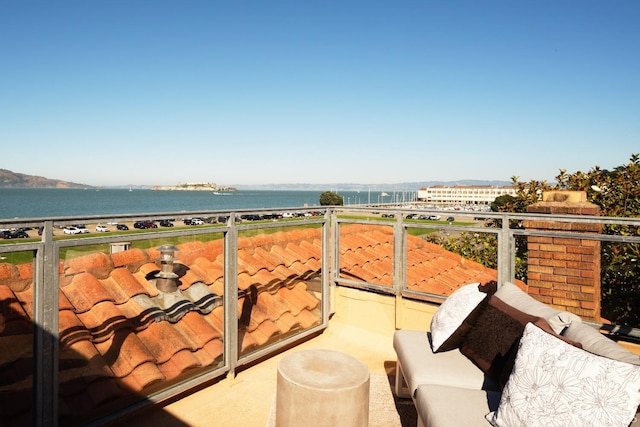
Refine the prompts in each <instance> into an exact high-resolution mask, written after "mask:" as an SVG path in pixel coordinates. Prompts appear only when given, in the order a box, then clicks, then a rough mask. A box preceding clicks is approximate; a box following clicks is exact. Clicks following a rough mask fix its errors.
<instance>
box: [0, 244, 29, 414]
mask: <svg viewBox="0 0 640 427" xmlns="http://www.w3.org/2000/svg"><path fill="white" fill-rule="evenodd" d="M2 243H3V246H4V244H6V243H7V242H5V241H3V242H2ZM34 265H35V262H34V253H33V252H32V251H17V252H3V253H0V414H1V415H0V424H2V425H3V426H25V425H31V421H32V418H33V402H32V395H33V382H34V377H33V364H34V355H33V342H34V335H33V332H34V324H33V310H34V301H33V299H34V284H33V275H34V274H33V272H34Z"/></svg>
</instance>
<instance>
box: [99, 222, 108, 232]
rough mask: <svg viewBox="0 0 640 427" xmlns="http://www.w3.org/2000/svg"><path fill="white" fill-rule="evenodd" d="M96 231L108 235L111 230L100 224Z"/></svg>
mask: <svg viewBox="0 0 640 427" xmlns="http://www.w3.org/2000/svg"><path fill="white" fill-rule="evenodd" d="M96 231H99V232H101V233H106V232H107V231H109V229H108V228H107V227H106V226H104V225H100V224H98V225H97V226H96Z"/></svg>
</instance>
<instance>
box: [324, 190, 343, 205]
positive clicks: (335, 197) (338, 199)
mask: <svg viewBox="0 0 640 427" xmlns="http://www.w3.org/2000/svg"><path fill="white" fill-rule="evenodd" d="M343 204H344V199H343V197H342V196H341V195H339V194H337V193H334V192H333V191H325V192H324V193H322V194H321V195H320V205H321V206H342V205H343Z"/></svg>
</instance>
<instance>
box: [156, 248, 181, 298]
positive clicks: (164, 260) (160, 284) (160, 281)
mask: <svg viewBox="0 0 640 427" xmlns="http://www.w3.org/2000/svg"><path fill="white" fill-rule="evenodd" d="M158 250H159V251H160V254H161V255H160V258H158V259H157V261H160V271H159V272H158V274H156V288H158V290H159V291H160V292H164V293H172V292H175V291H177V290H178V275H177V274H176V273H174V272H173V261H175V259H176V258H175V253H176V252H178V251H179V249H178V248H177V247H176V246H174V245H162V246H160V247H159V248H158Z"/></svg>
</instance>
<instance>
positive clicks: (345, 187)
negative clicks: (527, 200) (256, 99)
mask: <svg viewBox="0 0 640 427" xmlns="http://www.w3.org/2000/svg"><path fill="white" fill-rule="evenodd" d="M434 185H445V186H451V187H452V186H455V185H490V186H494V187H502V186H511V181H487V180H475V179H464V180H459V181H420V182H398V183H394V184H354V183H333V184H304V183H297V184H264V185H239V184H238V185H234V187H235V188H237V189H238V190H291V191H295V190H308V191H369V190H371V191H387V192H388V191H418V190H419V189H421V188H424V187H433V186H434Z"/></svg>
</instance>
